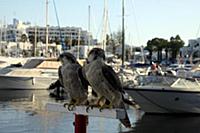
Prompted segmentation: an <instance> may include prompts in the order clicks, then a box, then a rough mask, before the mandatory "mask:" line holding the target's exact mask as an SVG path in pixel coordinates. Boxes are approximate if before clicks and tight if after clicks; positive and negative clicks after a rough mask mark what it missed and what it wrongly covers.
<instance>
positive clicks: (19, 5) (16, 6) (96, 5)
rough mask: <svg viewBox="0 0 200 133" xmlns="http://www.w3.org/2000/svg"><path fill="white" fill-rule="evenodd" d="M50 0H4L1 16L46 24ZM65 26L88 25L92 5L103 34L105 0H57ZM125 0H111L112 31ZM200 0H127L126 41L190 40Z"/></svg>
mask: <svg viewBox="0 0 200 133" xmlns="http://www.w3.org/2000/svg"><path fill="white" fill-rule="evenodd" d="M45 1H46V0H0V19H1V20H2V21H3V20H4V18H5V20H6V22H7V23H12V19H13V18H14V17H15V18H18V19H20V20H22V21H30V22H31V23H32V24H37V25H41V26H44V25H45ZM55 2H56V7H57V10H58V16H59V21H60V25H61V26H77V27H82V28H83V29H85V30H87V29H88V6H89V5H90V6H91V25H90V26H91V32H92V34H93V36H94V37H97V38H98V37H99V36H100V35H101V29H102V21H103V20H102V18H103V7H104V0H55ZM121 2H122V0H108V12H109V13H108V15H109V23H110V28H109V30H108V31H109V32H115V31H118V30H120V29H121ZM199 13H200V0H125V31H126V42H132V43H133V45H136V46H138V45H146V42H147V41H148V40H150V39H152V38H154V37H162V38H165V39H169V38H170V37H171V36H175V35H177V34H179V35H180V37H181V38H182V39H183V40H184V41H185V43H186V44H187V43H188V42H187V41H188V39H195V38H197V37H199V36H200V34H198V29H199V25H200V14H199ZM49 24H50V25H54V26H57V21H56V15H55V11H54V6H53V0H49Z"/></svg>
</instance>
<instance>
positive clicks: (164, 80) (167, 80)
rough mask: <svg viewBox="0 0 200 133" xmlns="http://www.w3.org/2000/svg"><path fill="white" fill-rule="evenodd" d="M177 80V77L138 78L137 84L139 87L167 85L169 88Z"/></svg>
mask: <svg viewBox="0 0 200 133" xmlns="http://www.w3.org/2000/svg"><path fill="white" fill-rule="evenodd" d="M176 80H177V77H171V76H170V77H169V76H145V75H144V76H143V75H141V76H139V77H138V83H139V85H141V86H144V85H167V86H171V85H172V84H173V83H174V82H175V81H176Z"/></svg>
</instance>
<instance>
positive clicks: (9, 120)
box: [0, 100, 200, 133]
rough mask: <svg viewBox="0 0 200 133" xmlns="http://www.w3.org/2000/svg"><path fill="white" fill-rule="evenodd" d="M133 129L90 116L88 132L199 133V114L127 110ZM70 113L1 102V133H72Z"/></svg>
mask: <svg viewBox="0 0 200 133" xmlns="http://www.w3.org/2000/svg"><path fill="white" fill-rule="evenodd" d="M128 113H129V117H130V119H131V122H132V126H133V128H131V129H125V128H124V127H123V126H122V125H121V124H120V123H119V121H118V120H116V119H108V118H100V117H89V124H88V126H87V132H88V133H119V132H120V133H200V126H199V124H200V116H199V115H178V116H177V115H143V112H141V111H136V110H135V109H133V108H130V109H129V110H128ZM73 121H74V115H73V114H71V113H60V112H48V111H41V110H37V109H36V108H35V107H34V106H33V104H32V102H31V101H29V100H25V101H24V100H23V101H6V102H3V101H2V102H0V133H74V126H73Z"/></svg>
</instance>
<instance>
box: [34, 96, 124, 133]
mask: <svg viewBox="0 0 200 133" xmlns="http://www.w3.org/2000/svg"><path fill="white" fill-rule="evenodd" d="M32 102H33V104H34V105H35V107H36V108H38V109H39V110H44V111H52V112H62V113H72V114H74V115H75V117H74V129H75V130H74V133H86V131H87V125H88V124H89V121H88V117H104V118H111V119H124V118H125V117H126V112H125V111H124V110H123V109H118V108H116V109H103V110H102V111H101V112H100V111H99V108H97V107H94V108H93V109H90V110H89V111H88V112H87V111H86V108H87V107H86V106H76V107H75V108H74V110H72V111H69V110H68V109H67V108H65V107H64V106H63V104H64V103H66V102H67V101H62V102H57V101H55V100H52V99H51V98H49V97H48V96H46V95H45V96H40V95H36V94H34V95H33V98H32Z"/></svg>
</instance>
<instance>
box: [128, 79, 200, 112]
mask: <svg viewBox="0 0 200 133" xmlns="http://www.w3.org/2000/svg"><path fill="white" fill-rule="evenodd" d="M124 89H125V91H126V92H127V93H128V94H129V95H130V96H131V97H132V98H133V99H134V101H135V102H136V103H137V104H138V105H139V106H140V108H141V110H143V111H144V112H145V113H159V114H160V113H161V114H163V113H167V114H171V113H198V114H199V113H200V82H199V80H197V79H194V78H181V77H176V76H158V75H156V76H139V77H138V85H137V86H134V87H132V88H130V87H124Z"/></svg>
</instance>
